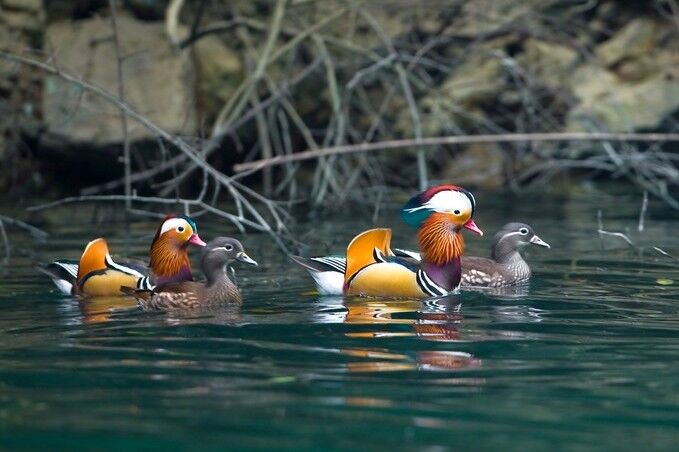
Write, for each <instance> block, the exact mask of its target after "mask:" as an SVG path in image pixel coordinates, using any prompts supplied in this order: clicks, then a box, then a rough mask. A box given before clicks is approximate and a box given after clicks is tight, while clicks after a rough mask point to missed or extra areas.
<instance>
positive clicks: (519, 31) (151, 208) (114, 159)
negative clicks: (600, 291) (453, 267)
mask: <svg viewBox="0 0 679 452" xmlns="http://www.w3.org/2000/svg"><path fill="white" fill-rule="evenodd" d="M0 10H1V11H2V17H3V19H2V20H1V21H0V49H2V53H0V110H1V111H2V115H1V119H0V127H1V128H2V130H3V134H2V138H1V140H2V141H1V142H0V146H1V147H0V152H1V153H2V155H1V156H2V164H1V167H0V184H2V186H3V187H4V188H5V190H6V191H7V192H15V193H26V194H30V193H35V192H43V191H44V190H45V189H46V187H47V186H50V187H59V189H58V190H52V191H51V193H50V196H53V197H54V198H55V199H57V198H60V197H61V196H63V194H68V195H71V196H70V197H68V198H66V199H59V200H57V201H55V202H52V203H50V204H46V205H42V206H33V207H31V208H30V210H31V211H35V210H41V209H45V208H48V207H52V206H55V205H59V204H63V203H67V202H84V201H97V202H99V201H107V202H121V203H124V204H125V206H126V210H127V212H129V213H131V214H141V215H158V214H159V212H162V211H164V210H168V208H169V206H170V205H175V204H179V205H180V206H181V207H182V209H183V210H185V211H186V212H188V213H191V214H192V215H196V216H200V215H203V214H213V215H219V216H221V217H224V218H227V219H229V220H231V221H232V222H233V223H234V224H235V225H237V226H238V227H241V228H244V227H247V228H253V229H256V230H261V231H266V232H268V233H270V234H271V236H272V237H274V238H275V239H276V240H277V241H278V242H279V244H280V245H281V246H285V245H284V240H282V239H281V234H282V233H283V232H284V231H285V228H286V224H287V223H288V220H289V216H288V215H289V207H290V206H291V205H293V204H294V203H296V202H300V201H304V202H309V203H311V204H315V205H328V204H330V205H333V206H337V205H339V204H341V203H343V202H346V201H347V200H351V201H353V202H367V203H373V204H374V203H377V202H379V199H381V197H382V196H383V188H384V187H392V186H397V187H409V188H412V187H416V186H425V185H427V184H428V183H429V182H430V180H432V179H445V180H452V181H456V182H458V183H460V184H464V185H466V186H469V187H472V188H473V187H486V188H510V189H512V190H522V189H525V188H531V187H533V188H536V187H537V188H544V187H547V186H549V183H550V181H552V180H553V179H554V178H555V177H560V176H563V175H572V176H574V177H575V178H576V180H582V179H583V178H607V179H608V178H614V179H622V180H626V181H630V182H632V183H634V184H635V185H636V186H638V187H640V191H647V192H649V193H651V194H652V195H654V196H656V197H658V198H661V199H663V200H664V201H665V202H667V203H668V204H669V205H670V206H672V207H674V208H679V198H678V197H677V187H678V186H679V168H678V166H677V162H678V161H679V154H677V152H676V142H677V141H678V140H679V133H678V131H679V126H678V123H677V112H678V111H679V73H678V72H677V68H679V61H678V60H677V58H678V57H677V55H679V54H678V53H677V51H676V42H678V40H677V38H678V36H677V34H678V31H679V3H677V2H676V0H654V1H640V2H628V1H612V0H608V1H606V0H601V1H596V0H594V1H579V2H573V1H565V0H547V1H544V0H543V1H538V0H535V1H532V0H529V1H523V0H501V1H497V0H452V1H437V0H429V1H423V2H410V1H403V0H382V1H359V0H355V1H352V0H331V1H313V0H275V1H273V0H272V1H250V0H243V1H225V0H199V1H195V2H185V1H183V0H172V1H162V0H157V1H133V0H126V1H116V0H110V1H108V2H106V1H95V0H90V1H84V0H83V1H78V2H67V1H61V0H51V1H45V2H44V3H43V2H41V1H29V0H25V1H22V0H0ZM253 187H256V188H253ZM225 202H226V203H228V207H227V208H223V209H222V208H220V207H218V206H224V203H225Z"/></svg>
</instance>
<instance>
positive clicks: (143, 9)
mask: <svg viewBox="0 0 679 452" xmlns="http://www.w3.org/2000/svg"><path fill="white" fill-rule="evenodd" d="M168 3H169V1H168V0H125V8H127V9H128V10H129V11H131V12H132V14H134V15H135V16H136V17H137V18H139V19H142V20H162V19H163V18H164V17H165V10H166V9H167V5H168Z"/></svg>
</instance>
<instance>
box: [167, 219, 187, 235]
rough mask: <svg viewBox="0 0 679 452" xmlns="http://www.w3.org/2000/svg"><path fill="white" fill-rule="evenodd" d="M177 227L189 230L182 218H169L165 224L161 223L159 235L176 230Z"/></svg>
mask: <svg viewBox="0 0 679 452" xmlns="http://www.w3.org/2000/svg"><path fill="white" fill-rule="evenodd" d="M179 226H183V227H184V230H186V229H191V225H190V224H189V222H188V221H186V220H185V219H183V218H170V219H169V220H167V221H166V222H165V223H163V227H162V228H160V235H163V234H165V233H166V232H167V231H171V230H174V229H176V228H178V227H179Z"/></svg>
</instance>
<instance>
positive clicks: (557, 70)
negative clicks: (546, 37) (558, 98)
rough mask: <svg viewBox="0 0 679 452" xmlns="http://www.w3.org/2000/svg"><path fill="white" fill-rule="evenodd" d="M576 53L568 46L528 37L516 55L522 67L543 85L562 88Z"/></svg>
mask: <svg viewBox="0 0 679 452" xmlns="http://www.w3.org/2000/svg"><path fill="white" fill-rule="evenodd" d="M577 60H578V53H577V52H576V51H575V50H573V49H572V48H570V47H567V46H564V45H560V44H555V43H552V42H546V41H541V40H538V39H535V38H528V39H526V41H525V42H524V51H523V52H522V53H521V54H520V55H519V56H518V57H517V61H518V62H519V64H521V66H522V68H523V69H525V70H526V71H528V72H529V73H530V74H531V76H532V77H533V78H534V79H537V80H538V81H539V83H540V84H541V85H543V86H547V87H549V88H552V89H560V88H563V85H564V84H565V83H566V82H567V80H568V79H569V77H570V76H571V74H572V72H573V68H574V67H575V65H576V64H577Z"/></svg>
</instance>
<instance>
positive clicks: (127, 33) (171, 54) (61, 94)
mask: <svg viewBox="0 0 679 452" xmlns="http://www.w3.org/2000/svg"><path fill="white" fill-rule="evenodd" d="M118 28H119V36H120V41H121V46H122V53H123V54H124V55H127V58H126V59H125V60H124V64H123V73H124V80H125V96H126V101H127V102H128V103H129V104H130V105H132V107H133V108H135V109H136V111H138V112H139V113H141V114H143V115H146V116H147V117H148V118H149V119H150V120H151V121H153V122H154V123H156V124H157V125H159V126H160V127H162V128H164V129H165V130H167V131H169V132H171V133H179V132H183V133H193V132H194V130H195V114H194V100H193V99H194V96H193V80H192V79H193V70H192V64H191V61H190V58H189V55H188V53H179V52H177V51H175V49H174V48H173V47H172V46H171V45H170V43H169V42H168V41H167V39H166V37H165V31H164V27H163V24H162V23H149V22H141V21H138V20H136V19H133V18H131V17H129V16H127V15H124V14H119V16H118ZM110 30H111V29H110V23H109V20H108V19H102V18H94V19H86V20H81V21H76V22H57V23H53V24H50V25H49V26H48V27H47V33H46V34H47V41H48V42H50V43H51V46H52V48H53V49H54V50H53V51H54V54H55V60H56V62H57V64H58V65H59V66H61V67H64V68H68V70H69V71H70V72H72V73H75V74H78V75H81V76H82V77H84V78H85V79H87V80H89V81H91V82H93V83H94V84H96V85H97V86H100V87H102V88H103V89H105V90H107V91H108V92H110V93H117V86H118V79H117V69H116V56H115V49H114V44H113V42H112V40H109V39H102V38H107V37H108V36H110V33H111V31H110ZM43 114H44V120H45V123H46V125H47V128H48V131H49V132H50V133H51V134H55V135H57V136H60V137H62V138H64V139H65V140H67V141H68V142H72V143H80V144H88V145H95V146H98V145H104V144H107V143H116V142H120V141H122V140H123V135H122V130H121V125H120V111H119V109H118V108H117V107H115V106H114V105H112V104H111V103H110V102H108V101H106V100H104V99H103V98H102V97H101V96H97V95H95V94H92V93H88V92H83V91H82V89H81V88H80V87H78V86H77V85H74V84H71V83H67V82H65V81H63V80H62V79H61V78H59V77H57V76H48V77H47V79H46V80H45V83H44V89H43ZM129 136H130V138H131V139H132V140H140V139H152V138H154V137H155V135H154V134H153V133H152V132H151V131H149V130H147V129H146V128H144V127H143V126H141V125H140V124H138V123H137V122H135V121H134V120H130V130H129Z"/></svg>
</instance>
